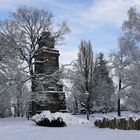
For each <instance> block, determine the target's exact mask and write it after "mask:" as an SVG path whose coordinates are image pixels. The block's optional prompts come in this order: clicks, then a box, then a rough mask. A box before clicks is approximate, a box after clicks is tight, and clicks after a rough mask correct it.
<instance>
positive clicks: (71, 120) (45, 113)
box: [31, 111, 89, 125]
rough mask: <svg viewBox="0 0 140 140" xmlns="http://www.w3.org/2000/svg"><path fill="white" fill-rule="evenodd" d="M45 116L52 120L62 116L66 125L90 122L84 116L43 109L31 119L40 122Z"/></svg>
mask: <svg viewBox="0 0 140 140" xmlns="http://www.w3.org/2000/svg"><path fill="white" fill-rule="evenodd" d="M44 118H47V119H49V120H50V121H52V120H56V119H57V118H62V119H63V121H64V122H65V123H66V125H82V124H89V121H88V120H86V119H83V118H77V117H74V116H72V115H71V114H69V113H60V112H56V113H50V111H43V112H42V113H41V114H37V115H35V116H33V117H32V118H31V119H32V120H33V121H34V122H40V121H41V120H43V119H44Z"/></svg>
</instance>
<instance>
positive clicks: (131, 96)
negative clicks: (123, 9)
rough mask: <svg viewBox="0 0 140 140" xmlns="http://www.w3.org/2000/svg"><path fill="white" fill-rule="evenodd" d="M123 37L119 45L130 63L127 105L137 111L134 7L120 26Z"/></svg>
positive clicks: (139, 16) (138, 23)
mask: <svg viewBox="0 0 140 140" xmlns="http://www.w3.org/2000/svg"><path fill="white" fill-rule="evenodd" d="M122 30H123V36H122V37H121V39H120V41H119V43H120V46H121V47H122V48H123V49H124V50H125V55H126V56H127V58H128V57H129V60H130V61H131V63H130V65H129V73H128V74H127V77H129V78H127V81H128V83H129V84H130V85H131V87H129V90H128V91H127V101H128V102H127V105H132V104H133V107H134V108H133V109H135V110H138V108H139V106H140V104H139V102H138V99H139V98H140V92H139V83H140V77H139V71H140V47H139V44H140V13H139V12H138V11H137V9H136V8H135V7H131V8H130V9H129V10H128V19H127V20H125V21H124V23H123V25H122Z"/></svg>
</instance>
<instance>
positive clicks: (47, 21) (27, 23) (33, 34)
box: [0, 6, 69, 114]
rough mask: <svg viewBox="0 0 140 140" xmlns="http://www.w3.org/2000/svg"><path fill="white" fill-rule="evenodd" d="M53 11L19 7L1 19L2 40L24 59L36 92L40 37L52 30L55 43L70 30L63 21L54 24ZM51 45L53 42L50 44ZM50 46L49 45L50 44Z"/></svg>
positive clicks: (33, 108) (33, 111) (33, 107)
mask: <svg viewBox="0 0 140 140" xmlns="http://www.w3.org/2000/svg"><path fill="white" fill-rule="evenodd" d="M52 17H53V15H52V13H51V12H49V11H44V10H40V9H37V8H33V7H26V6H23V7H19V8H18V9H17V10H16V11H15V12H11V13H10V18H9V19H7V20H5V21H1V24H0V33H1V35H2V36H1V38H0V42H1V44H2V45H4V46H9V47H10V48H11V47H12V48H14V50H16V52H17V55H18V56H19V58H20V59H21V60H23V63H24V66H25V67H24V68H25V69H26V70H27V69H28V78H27V79H30V80H31V91H32V92H33V94H34V91H35V87H36V80H38V79H37V77H38V76H37V75H36V74H35V71H34V64H35V61H34V58H35V56H36V53H37V49H38V39H39V38H40V36H41V34H42V33H43V32H44V31H49V32H51V34H52V36H53V38H54V40H55V44H58V42H59V41H60V40H62V39H64V35H65V34H66V33H68V32H69V28H68V26H67V25H66V24H65V23H64V22H63V23H61V24H59V25H58V26H55V27H54V25H53V22H52ZM50 45H51V44H50ZM48 47H49V46H48ZM32 103H33V105H32V114H35V112H36V109H35V103H34V101H33V102H32Z"/></svg>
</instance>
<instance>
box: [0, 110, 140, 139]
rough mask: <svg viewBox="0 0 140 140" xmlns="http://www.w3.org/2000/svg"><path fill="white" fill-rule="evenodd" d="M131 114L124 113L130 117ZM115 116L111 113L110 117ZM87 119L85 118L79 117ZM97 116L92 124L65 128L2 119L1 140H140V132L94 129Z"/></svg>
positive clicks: (22, 120)
mask: <svg viewBox="0 0 140 140" xmlns="http://www.w3.org/2000/svg"><path fill="white" fill-rule="evenodd" d="M128 114H130V112H127V113H124V115H128ZM111 115H112V116H113V115H114V114H113V113H111V114H110V115H109V116H111ZM77 117H82V118H83V117H85V116H77ZM95 117H102V114H95V115H94V117H91V121H90V124H86V125H85V124H84V125H70V126H67V127H63V128H50V127H39V126H36V125H35V124H34V123H33V122H31V121H28V120H26V119H25V118H4V119H0V140H132V139H133V140H140V131H137V130H131V131H124V130H112V129H108V128H106V129H99V128H96V127H94V124H93V120H94V119H95Z"/></svg>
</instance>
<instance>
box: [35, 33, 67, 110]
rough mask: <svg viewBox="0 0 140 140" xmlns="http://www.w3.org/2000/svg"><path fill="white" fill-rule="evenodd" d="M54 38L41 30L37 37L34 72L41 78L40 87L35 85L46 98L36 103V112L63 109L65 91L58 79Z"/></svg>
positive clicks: (57, 60) (57, 57)
mask: <svg viewBox="0 0 140 140" xmlns="http://www.w3.org/2000/svg"><path fill="white" fill-rule="evenodd" d="M54 45H55V40H54V38H53V37H52V36H51V34H50V32H43V33H42V35H41V37H40V38H39V39H38V50H37V52H36V57H35V62H36V63H35V73H36V74H37V75H38V76H39V79H41V83H43V84H42V87H43V89H42V88H40V87H38V86H37V87H36V91H37V92H40V93H41V92H43V93H45V95H46V99H45V101H44V102H42V103H37V105H36V112H37V113H40V112H41V111H43V110H50V111H51V112H58V111H65V110H66V103H65V93H64V92H63V85H62V84H61V83H60V80H59V74H58V73H59V72H58V70H59V55H60V53H59V51H58V50H57V49H55V47H54Z"/></svg>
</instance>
